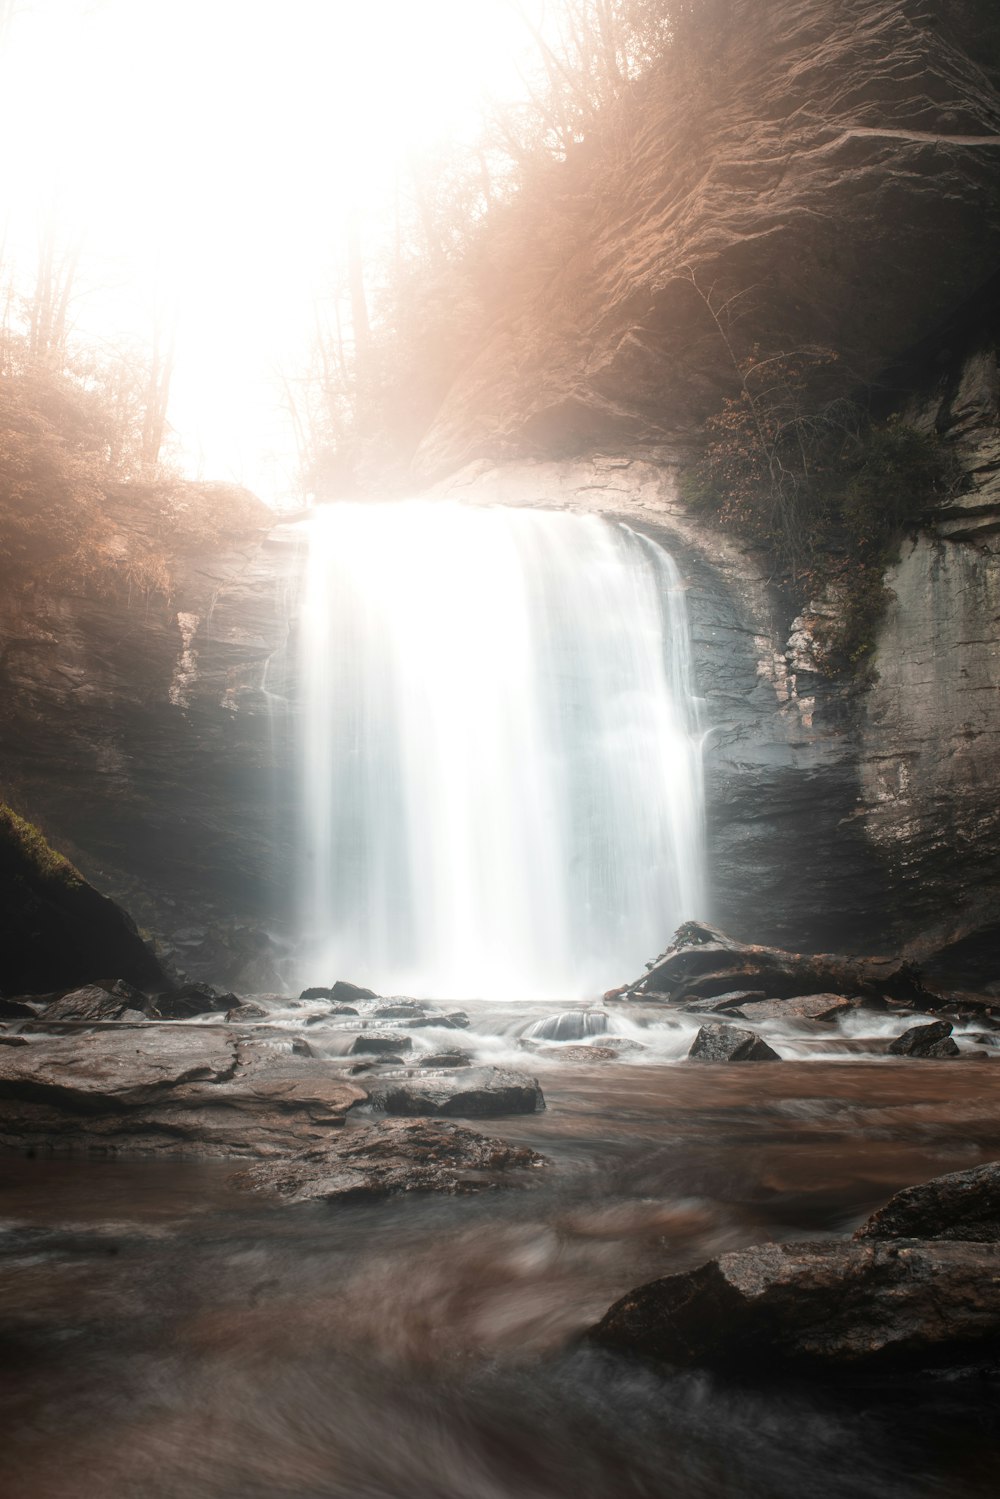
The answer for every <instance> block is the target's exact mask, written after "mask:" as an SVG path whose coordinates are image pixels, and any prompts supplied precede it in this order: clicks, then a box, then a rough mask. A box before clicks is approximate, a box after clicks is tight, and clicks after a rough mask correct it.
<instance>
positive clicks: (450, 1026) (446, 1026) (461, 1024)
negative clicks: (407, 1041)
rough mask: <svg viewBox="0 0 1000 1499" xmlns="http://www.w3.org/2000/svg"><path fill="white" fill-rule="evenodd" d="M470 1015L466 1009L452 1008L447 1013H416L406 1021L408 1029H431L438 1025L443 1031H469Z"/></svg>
mask: <svg viewBox="0 0 1000 1499" xmlns="http://www.w3.org/2000/svg"><path fill="white" fill-rule="evenodd" d="M469 1023H470V1022H469V1017H468V1015H466V1013H465V1011H464V1010H450V1011H449V1012H448V1014H447V1015H438V1014H432V1015H415V1016H414V1017H413V1019H412V1020H407V1021H405V1022H404V1024H405V1025H406V1027H407V1029H408V1030H411V1031H418V1030H431V1029H433V1028H434V1027H435V1026H437V1027H438V1028H439V1029H440V1030H443V1031H467V1030H468V1029H469Z"/></svg>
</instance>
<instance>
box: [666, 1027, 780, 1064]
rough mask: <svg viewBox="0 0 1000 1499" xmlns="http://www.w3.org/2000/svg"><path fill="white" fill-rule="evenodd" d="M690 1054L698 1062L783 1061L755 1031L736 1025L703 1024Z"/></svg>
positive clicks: (692, 1044)
mask: <svg viewBox="0 0 1000 1499" xmlns="http://www.w3.org/2000/svg"><path fill="white" fill-rule="evenodd" d="M688 1057H689V1058H690V1059H691V1060H692V1061H695V1062H780V1061H781V1058H780V1057H779V1055H778V1053H777V1052H776V1051H773V1050H772V1049H771V1047H770V1046H768V1044H767V1042H766V1041H762V1040H761V1038H760V1037H759V1036H758V1035H757V1033H756V1031H745V1030H741V1029H740V1028H739V1027H738V1026H735V1025H711V1026H709V1025H703V1026H702V1028H701V1030H700V1031H699V1032H698V1034H697V1036H695V1038H694V1041H693V1042H692V1043H691V1050H690V1051H689V1052H688Z"/></svg>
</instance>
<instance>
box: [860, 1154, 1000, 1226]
mask: <svg viewBox="0 0 1000 1499" xmlns="http://www.w3.org/2000/svg"><path fill="white" fill-rule="evenodd" d="M854 1237H855V1238H856V1239H952V1240H961V1241H963V1242H966V1243H968V1242H974V1243H980V1244H997V1243H1000V1161H990V1162H988V1163H987V1164H986V1165H985V1166H974V1167H973V1168H972V1169H971V1170H970V1171H951V1172H949V1173H948V1175H947V1176H935V1177H934V1178H933V1180H931V1181H929V1182H923V1183H921V1184H920V1185H919V1186H916V1187H905V1188H904V1189H903V1191H902V1192H897V1193H896V1195H895V1197H890V1199H889V1201H888V1202H887V1203H886V1205H885V1207H884V1208H879V1209H878V1211H877V1212H875V1213H873V1214H872V1215H871V1217H870V1218H869V1219H868V1221H867V1223H863V1224H862V1225H861V1227H860V1228H859V1229H858V1230H857V1232H856V1233H855V1235H854Z"/></svg>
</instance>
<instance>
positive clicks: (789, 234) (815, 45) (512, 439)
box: [418, 0, 1000, 474]
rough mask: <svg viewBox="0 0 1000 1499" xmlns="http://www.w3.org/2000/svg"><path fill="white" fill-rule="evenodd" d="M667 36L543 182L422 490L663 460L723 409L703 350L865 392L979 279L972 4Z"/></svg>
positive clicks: (982, 210)
mask: <svg viewBox="0 0 1000 1499" xmlns="http://www.w3.org/2000/svg"><path fill="white" fill-rule="evenodd" d="M691 29H692V32H693V35H691V36H689V37H684V38H682V40H681V42H679V43H678V45H677V46H676V47H675V48H674V49H673V53H672V55H670V56H668V58H667V59H666V60H665V62H664V63H663V64H662V65H661V67H660V68H659V69H657V70H654V71H653V72H652V73H651V74H649V75H647V76H646V77H645V78H644V79H643V80H642V81H641V82H640V83H639V84H638V85H637V86H636V88H635V90H634V91H633V93H632V94H630V95H629V96H627V97H626V99H625V100H623V101H622V103H621V105H620V106H619V108H618V110H617V112H616V113H615V114H614V117H613V118H612V119H611V120H610V121H609V123H608V128H607V131H606V135H605V136H604V137H603V138H602V137H600V136H598V138H596V139H592V140H590V141H588V142H587V143H586V145H585V146H582V147H580V148H579V151H578V153H577V155H576V156H575V157H574V158H572V159H571V160H570V161H568V162H567V163H566V164H565V166H564V167H563V168H562V169H560V170H559V171H557V172H555V173H554V174H553V176H552V180H551V182H550V183H549V184H548V192H547V201H546V203H545V205H544V206H540V207H539V209H538V213H539V222H538V223H537V224H535V225H534V226H533V227H534V230H535V236H534V241H533V248H534V257H533V259H529V263H528V264H527V265H525V264H523V263H521V262H519V263H518V264H517V266H516V272H517V274H516V277H515V276H514V274H513V270H512V269H511V268H509V267H505V266H504V265H503V264H501V265H499V266H498V268H497V275H496V280H497V283H498V286H499V287H500V288H502V289H503V295H502V297H501V296H499V295H498V298H497V300H496V301H495V302H491V303H490V304H489V305H488V307H487V310H486V312H485V313H484V321H483V323H482V324H481V325H478V326H474V327H473V328H472V329H471V330H470V339H469V343H468V347H467V355H466V363H465V365H464V367H463V368H461V369H460V370H458V371H457V372H456V378H455V380H454V383H453V385H452V388H451V390H450V392H449V395H448V396H447V398H446V400H445V402H444V405H443V407H442V409H441V411H440V412H439V414H438V417H437V419H436V421H435V422H434V424H433V426H432V428H431V430H430V432H429V433H428V434H427V436H426V438H425V440H424V442H423V444H422V447H421V449H420V452H419V454H418V467H419V469H420V471H421V472H422V473H424V474H442V473H446V472H447V471H449V470H450V469H454V468H457V467H459V466H460V465H461V464H463V463H465V462H467V461H469V460H470V459H471V458H482V457H487V458H490V459H492V460H496V459H498V458H510V457H513V456H516V457H523V456H536V457H551V456H562V455H572V454H577V453H580V452H586V451H589V450H591V449H592V448H593V446H594V445H595V444H596V445H601V446H615V447H617V448H622V447H629V448H632V449H634V448H635V446H636V445H637V444H650V443H652V444H656V443H663V442H665V441H667V442H673V441H675V440H676V438H677V437H678V435H682V436H683V435H687V434H690V433H691V432H692V431H693V430H695V429H697V428H698V426H699V425H700V424H701V422H702V421H703V420H704V418H705V416H706V415H707V414H708V413H709V412H710V411H712V410H713V409H715V408H716V407H717V406H718V404H719V400H720V397H721V395H723V394H726V393H727V392H729V391H731V390H732V389H733V386H734V368H733V356H732V354H731V352H730V350H729V349H728V348H727V342H726V339H725V338H724V337H723V336H722V334H723V333H724V332H728V333H729V334H731V336H732V339H733V341H734V342H736V343H737V344H739V345H740V346H741V347H743V346H746V345H749V344H751V343H753V342H755V341H757V342H759V343H760V344H761V345H762V347H763V348H764V349H765V352H768V353H771V352H777V351H779V350H783V351H784V352H789V351H794V350H799V349H802V348H804V347H810V346H811V347H820V348H826V349H830V350H833V351H835V352H836V354H837V355H838V356H839V360H840V367H841V370H842V371H843V381H844V385H845V388H846V387H847V386H849V385H851V384H856V383H857V382H858V381H865V380H871V379H874V378H875V377H877V376H878V375H879V374H880V373H881V372H882V371H883V370H884V369H886V367H887V366H889V365H891V364H892V363H893V362H894V361H895V360H896V359H897V358H898V357H899V355H900V354H902V353H903V352H904V351H905V350H907V349H909V348H910V347H912V346H913V345H915V344H917V343H918V342H919V341H921V340H922V339H924V338H926V337H927V336H928V335H930V334H932V333H933V332H934V331H935V329H937V328H938V327H939V326H940V325H941V324H942V323H943V322H945V321H946V320H947V319H948V317H949V316H950V315H951V314H952V313H953V312H954V311H955V309H956V308H957V307H959V306H961V305H962V304H964V303H965V302H967V301H968V300H969V298H970V297H971V296H972V295H973V294H974V293H975V292H976V291H977V290H978V289H979V288H981V287H982V286H983V285H984V284H985V283H986V282H987V281H988V280H989V279H990V277H991V276H992V275H993V274H994V272H995V268H996V265H997V260H998V253H1000V194H998V193H997V191H996V182H997V177H998V173H1000V94H998V89H997V81H998V73H1000V37H998V31H997V19H996V15H995V11H994V7H993V6H992V4H991V3H990V0H978V3H973V0H966V3H964V4H962V3H954V0H947V3H946V0H937V3H934V4H930V5H928V4H926V3H923V0H903V3H900V0H772V3H769V4H768V5H766V6H762V5H760V4H758V3H756V0H728V3H716V4H711V5H706V6H705V7H703V8H702V14H701V17H700V19H699V21H698V22H697V24H694V23H692V28H691ZM519 248H523V247H519ZM528 255H529V256H530V255H531V247H529V248H528ZM508 272H509V273H510V274H509V275H508V274H507V273H508ZM511 286H513V287H514V288H516V289H514V290H510V289H509V288H510V287H511ZM732 297H736V298H738V299H739V300H738V303H735V304H729V307H728V311H727V312H725V313H722V309H723V308H724V307H725V306H726V304H727V303H729V299H730V298H732ZM709 304H710V305H711V309H714V310H715V311H716V312H719V313H721V327H720V326H717V325H716V323H715V321H714V320H713V317H712V315H711V310H710V306H709ZM491 318H492V321H491V320H490V319H491Z"/></svg>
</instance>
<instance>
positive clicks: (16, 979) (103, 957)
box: [0, 803, 166, 994]
mask: <svg viewBox="0 0 1000 1499" xmlns="http://www.w3.org/2000/svg"><path fill="white" fill-rule="evenodd" d="M0 910H2V911H3V913H4V921H3V927H2V930H0V991H3V992H4V993H7V994H43V993H48V992H51V991H52V990H55V989H67V988H70V987H74V988H79V987H81V986H83V985H85V984H91V983H93V982H94V981H95V980H96V979H98V978H100V977H101V975H102V974H105V973H117V974H120V975H121V976H122V977H123V978H125V979H127V980H128V981H129V982H130V983H133V984H141V985H143V986H144V987H145V986H149V987H150V988H158V987H160V986H161V985H162V984H164V983H165V982H166V975H165V973H164V971H163V969H162V967H161V966H160V963H159V961H158V959H157V958H156V957H154V955H153V953H152V951H151V950H150V949H149V948H148V947H147V946H146V944H145V942H143V940H142V938H141V937H140V936H139V933H138V931H137V930H136V926H135V923H134V922H133V921H132V919H131V917H130V916H128V915H127V914H126V913H125V912H124V911H123V910H122V909H121V907H119V906H116V905H115V903H114V901H112V900H109V899H108V898H107V896H104V895H101V894H99V892H98V891H97V890H95V889H94V887H93V885H91V884H89V883H88V882H87V880H85V879H84V877H83V875H82V874H81V873H80V871H79V870H78V869H75V868H74V867H73V865H72V864H70V862H69V861H68V860H67V859H64V858H63V856H62V855H61V854H58V853H56V851H55V850H54V849H52V848H50V847H49V845H48V843H46V841H45V839H44V838H43V837H42V834H41V833H40V832H39V831H38V829H37V828H35V827H33V826H32V825H31V824H30V823H28V822H25V821H24V819H23V818H21V817H18V815H17V814H16V813H15V812H13V811H12V810H11V809H10V808H9V807H7V806H5V805H4V804H3V803H0Z"/></svg>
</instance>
